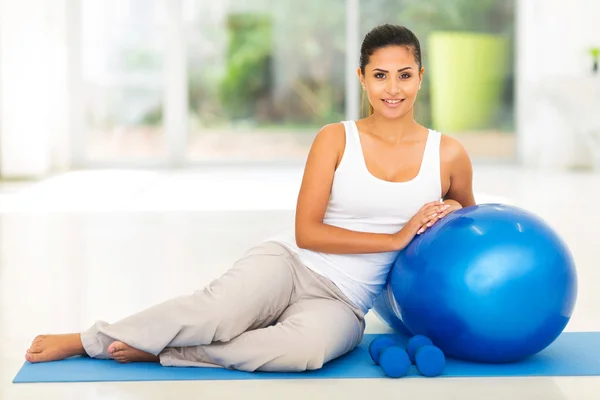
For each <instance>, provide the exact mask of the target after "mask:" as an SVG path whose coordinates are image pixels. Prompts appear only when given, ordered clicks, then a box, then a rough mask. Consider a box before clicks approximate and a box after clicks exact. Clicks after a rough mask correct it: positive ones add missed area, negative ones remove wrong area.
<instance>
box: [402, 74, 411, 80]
mask: <svg viewBox="0 0 600 400" xmlns="http://www.w3.org/2000/svg"><path fill="white" fill-rule="evenodd" d="M400 77H401V78H402V79H409V78H410V74H407V73H404V74H402V75H400Z"/></svg>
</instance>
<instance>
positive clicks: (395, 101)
mask: <svg viewBox="0 0 600 400" xmlns="http://www.w3.org/2000/svg"><path fill="white" fill-rule="evenodd" d="M384 101H385V102H386V103H390V104H398V103H400V102H401V101H402V100H384Z"/></svg>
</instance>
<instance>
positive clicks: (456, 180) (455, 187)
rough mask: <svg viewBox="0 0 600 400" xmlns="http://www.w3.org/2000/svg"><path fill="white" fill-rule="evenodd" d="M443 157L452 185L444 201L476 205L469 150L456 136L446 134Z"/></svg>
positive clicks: (463, 205) (466, 205) (462, 205)
mask: <svg viewBox="0 0 600 400" xmlns="http://www.w3.org/2000/svg"><path fill="white" fill-rule="evenodd" d="M443 139H444V142H445V143H443V144H444V147H443V149H442V159H443V162H444V161H445V162H444V164H445V165H446V166H447V168H448V170H449V176H450V187H449V189H448V191H447V192H446V194H445V195H444V202H446V203H448V204H453V203H458V205H460V206H461V207H469V206H473V205H475V196H474V195H473V167H472V165H471V159H470V158H469V155H468V154H467V151H466V150H465V148H464V147H463V145H462V144H460V142H459V141H458V140H456V139H454V138H451V137H448V136H444V138H443Z"/></svg>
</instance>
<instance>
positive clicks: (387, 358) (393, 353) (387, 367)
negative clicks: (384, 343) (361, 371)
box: [379, 346, 410, 378]
mask: <svg viewBox="0 0 600 400" xmlns="http://www.w3.org/2000/svg"><path fill="white" fill-rule="evenodd" d="M379 365H381V369H382V370H383V372H384V373H385V374H386V375H387V376H389V377H390V378H400V377H402V376H405V375H406V374H408V370H409V369H410V359H409V358H408V354H407V353H406V351H405V350H404V349H403V348H401V347H398V346H391V347H387V348H385V349H383V351H382V352H381V355H380V356H379Z"/></svg>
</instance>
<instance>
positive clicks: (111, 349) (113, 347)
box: [108, 341, 129, 355]
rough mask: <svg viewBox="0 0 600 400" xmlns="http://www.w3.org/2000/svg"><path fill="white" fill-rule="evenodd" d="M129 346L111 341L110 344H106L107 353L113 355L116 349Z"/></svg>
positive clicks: (120, 349)
mask: <svg viewBox="0 0 600 400" xmlns="http://www.w3.org/2000/svg"><path fill="white" fill-rule="evenodd" d="M128 348H129V346H127V345H126V344H125V343H123V342H119V341H117V342H112V343H111V345H110V346H108V354H111V355H114V354H115V353H116V352H118V351H123V350H127V349H128Z"/></svg>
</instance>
